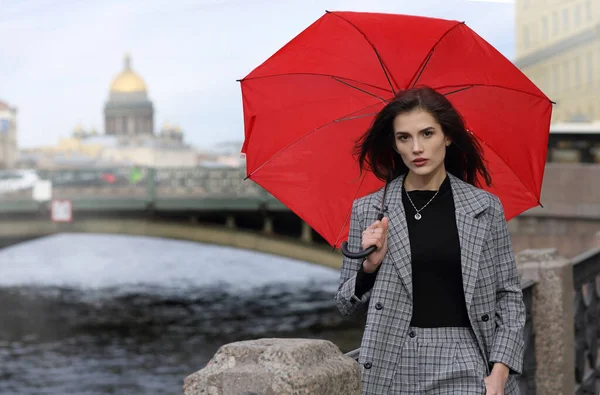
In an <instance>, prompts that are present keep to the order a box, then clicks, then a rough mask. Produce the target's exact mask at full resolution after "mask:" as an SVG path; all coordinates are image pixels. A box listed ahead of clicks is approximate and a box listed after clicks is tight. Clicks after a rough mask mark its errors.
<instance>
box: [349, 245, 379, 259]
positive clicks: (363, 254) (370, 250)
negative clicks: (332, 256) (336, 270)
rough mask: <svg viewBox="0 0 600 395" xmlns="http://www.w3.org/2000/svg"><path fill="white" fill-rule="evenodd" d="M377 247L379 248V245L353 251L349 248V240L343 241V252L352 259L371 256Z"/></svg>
mask: <svg viewBox="0 0 600 395" xmlns="http://www.w3.org/2000/svg"><path fill="white" fill-rule="evenodd" d="M376 249H377V246H371V247H369V248H367V249H366V250H363V251H358V252H352V251H349V250H348V242H347V241H344V242H343V243H342V254H344V256H345V257H348V258H350V259H361V258H364V257H366V256H369V255H370V254H372V253H373V252H375V250H376Z"/></svg>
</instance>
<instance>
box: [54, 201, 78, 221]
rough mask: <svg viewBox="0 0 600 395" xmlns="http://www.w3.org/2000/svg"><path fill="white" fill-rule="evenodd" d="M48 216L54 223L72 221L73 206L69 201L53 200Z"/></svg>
mask: <svg viewBox="0 0 600 395" xmlns="http://www.w3.org/2000/svg"><path fill="white" fill-rule="evenodd" d="M50 216H51V218H52V221H54V222H71V221H73V204H72V203H71V201H70V200H53V201H52V206H51V207H50Z"/></svg>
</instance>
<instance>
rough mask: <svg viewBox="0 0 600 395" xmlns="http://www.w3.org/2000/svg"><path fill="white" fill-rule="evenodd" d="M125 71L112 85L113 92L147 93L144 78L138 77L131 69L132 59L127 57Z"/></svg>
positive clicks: (127, 55)
mask: <svg viewBox="0 0 600 395" xmlns="http://www.w3.org/2000/svg"><path fill="white" fill-rule="evenodd" d="M124 63H125V64H124V67H123V71H121V73H119V75H118V76H117V77H116V78H115V79H114V80H113V82H112V83H111V84H110V91H111V92H119V93H131V92H146V90H147V89H146V83H144V80H143V79H142V77H140V76H139V75H137V74H136V73H135V72H134V71H133V70H132V69H131V57H130V56H129V54H126V55H125V62H124Z"/></svg>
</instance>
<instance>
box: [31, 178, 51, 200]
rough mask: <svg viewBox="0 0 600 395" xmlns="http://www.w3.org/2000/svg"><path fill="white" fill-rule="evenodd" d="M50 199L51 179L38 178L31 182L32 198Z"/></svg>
mask: <svg viewBox="0 0 600 395" xmlns="http://www.w3.org/2000/svg"><path fill="white" fill-rule="evenodd" d="M50 199H52V181H49V180H38V181H36V182H35V184H33V200H35V201H36V202H47V201H49V200H50Z"/></svg>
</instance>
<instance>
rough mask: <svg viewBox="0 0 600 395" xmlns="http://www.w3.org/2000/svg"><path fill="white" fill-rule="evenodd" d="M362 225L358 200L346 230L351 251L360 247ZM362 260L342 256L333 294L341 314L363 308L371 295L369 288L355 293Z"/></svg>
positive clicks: (352, 312) (355, 202)
mask: <svg viewBox="0 0 600 395" xmlns="http://www.w3.org/2000/svg"><path fill="white" fill-rule="evenodd" d="M363 225H364V224H363V221H362V220H361V218H360V217H359V213H358V202H357V201H354V203H353V204H352V214H351V217H350V230H349V232H348V249H350V250H351V251H358V250H359V249H360V248H361V240H362V232H363V229H365V227H364V226H363ZM362 262H363V260H362V259H350V258H347V257H344V260H343V262H342V270H341V271H340V283H339V287H338V291H337V293H336V295H335V302H336V305H337V308H338V309H339V310H340V312H341V313H342V314H343V315H352V314H354V313H356V311H357V310H359V309H361V308H364V307H365V306H366V304H367V302H368V301H369V298H370V296H371V290H368V291H367V292H365V293H364V294H363V295H361V297H360V298H358V297H357V296H356V295H355V290H356V278H357V274H358V271H359V269H360V267H361V265H362ZM353 296H354V297H353Z"/></svg>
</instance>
